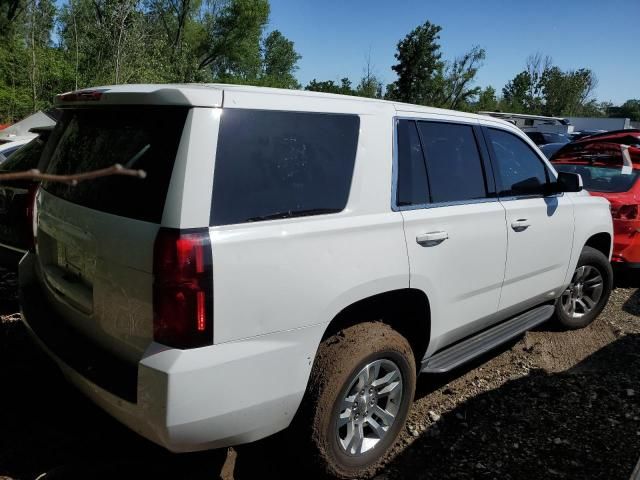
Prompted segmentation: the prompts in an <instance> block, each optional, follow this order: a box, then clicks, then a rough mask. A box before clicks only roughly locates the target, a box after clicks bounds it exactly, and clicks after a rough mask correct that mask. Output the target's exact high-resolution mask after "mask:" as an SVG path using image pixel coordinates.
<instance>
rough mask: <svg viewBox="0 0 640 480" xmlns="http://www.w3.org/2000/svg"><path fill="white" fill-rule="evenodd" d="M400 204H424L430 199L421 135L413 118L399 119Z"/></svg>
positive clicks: (397, 198)
mask: <svg viewBox="0 0 640 480" xmlns="http://www.w3.org/2000/svg"><path fill="white" fill-rule="evenodd" d="M397 128H398V136H397V139H398V190H397V197H396V203H397V205H398V206H406V205H424V204H425V203H427V202H428V201H429V186H428V183H427V169H426V167H425V163H424V157H423V156H422V146H421V145H420V137H419V136H418V130H417V129H416V123H415V122H414V121H412V120H400V121H398V127H397Z"/></svg>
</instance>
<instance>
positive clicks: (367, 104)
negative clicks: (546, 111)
mask: <svg viewBox="0 0 640 480" xmlns="http://www.w3.org/2000/svg"><path fill="white" fill-rule="evenodd" d="M91 92H99V99H92V98H91ZM74 95H75V96H74ZM65 96H66V98H65ZM278 97H279V98H278ZM285 97H286V100H285ZM249 98H250V99H251V101H252V102H256V108H259V106H260V105H270V107H266V106H265V108H273V105H274V104H277V103H280V101H281V102H282V103H286V104H294V105H303V104H304V105H308V104H316V108H312V110H316V109H317V110H318V111H322V106H325V107H326V106H327V103H326V101H327V100H330V101H331V103H332V104H333V106H334V107H335V106H336V105H338V104H341V105H340V107H341V108H339V109H338V110H344V111H348V110H352V109H353V110H356V111H359V112H362V111H371V112H372V113H373V112H375V111H376V110H380V109H381V108H390V107H391V108H393V109H395V110H396V111H397V112H412V113H424V114H438V115H446V116H458V117H460V116H463V117H465V118H475V119H478V120H482V121H485V120H486V117H484V116H481V115H476V114H473V113H467V112H459V111H454V110H446V109H441V108H433V107H425V106H422V105H412V104H409V103H402V102H395V101H390V100H380V99H375V98H366V97H354V96H349V95H338V94H334V93H324V92H312V91H308V90H287V89H280V88H269V87H254V86H249V85H232V84H221V83H198V84H195V83H189V84H126V85H108V86H101V87H95V88H87V89H83V90H78V91H77V92H69V93H67V94H62V95H58V96H57V97H56V100H55V104H56V106H57V107H60V108H64V107H66V106H74V105H80V104H81V105H91V104H95V102H96V101H99V102H100V104H101V105H109V104H113V105H116V104H138V105H145V104H146V105H153V104H155V105H187V106H194V107H222V106H223V104H224V106H225V107H233V106H234V105H239V104H244V103H245V102H247V101H248V100H249ZM309 100H322V103H320V102H318V103H316V102H309ZM283 108H287V107H286V105H283ZM494 120H495V119H494ZM497 122H499V123H504V124H508V125H510V124H509V123H508V122H503V121H501V120H497Z"/></svg>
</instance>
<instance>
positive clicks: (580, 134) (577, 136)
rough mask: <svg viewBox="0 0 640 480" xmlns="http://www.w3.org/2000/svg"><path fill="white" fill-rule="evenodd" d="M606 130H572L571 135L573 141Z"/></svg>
mask: <svg viewBox="0 0 640 480" xmlns="http://www.w3.org/2000/svg"><path fill="white" fill-rule="evenodd" d="M606 132H607V131H606V130H580V131H578V132H571V133H570V134H569V136H570V137H571V141H572V142H573V141H575V140H580V139H581V138H584V137H589V136H591V135H598V134H600V133H606Z"/></svg>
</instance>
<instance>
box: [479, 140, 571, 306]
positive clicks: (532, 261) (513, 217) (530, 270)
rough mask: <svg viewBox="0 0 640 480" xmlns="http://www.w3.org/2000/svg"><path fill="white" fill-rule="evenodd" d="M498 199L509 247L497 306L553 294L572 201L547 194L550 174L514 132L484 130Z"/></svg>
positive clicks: (559, 280)
mask: <svg viewBox="0 0 640 480" xmlns="http://www.w3.org/2000/svg"><path fill="white" fill-rule="evenodd" d="M485 133H486V136H487V140H488V143H489V148H490V149H491V150H492V152H493V160H494V162H493V165H494V169H495V172H496V180H497V183H498V190H499V196H500V201H501V202H502V204H503V205H504V208H505V210H506V219H507V232H508V240H509V241H508V243H509V249H508V253H507V265H506V270H505V278H504V285H503V287H502V295H501V299H500V310H505V309H508V308H514V309H522V308H525V307H526V306H527V304H531V305H533V304H535V303H540V302H541V301H544V300H546V299H549V300H552V299H554V298H556V297H557V296H558V294H559V293H560V292H559V290H560V289H561V288H562V286H563V283H564V281H565V275H566V273H567V265H568V263H569V258H571V248H572V245H573V229H574V220H573V204H572V202H571V201H570V200H569V199H568V198H567V197H566V196H563V195H546V194H547V193H548V192H549V191H550V190H549V185H550V182H552V181H553V180H554V179H555V175H554V174H553V172H552V171H551V170H550V169H549V168H548V166H547V165H546V163H545V162H544V161H543V160H542V158H541V157H540V156H539V155H538V153H537V152H536V151H535V150H534V149H533V148H532V147H531V146H530V145H529V144H528V143H527V142H526V141H525V140H524V139H523V138H521V137H520V136H519V135H516V134H515V133H512V132H509V131H507V130H503V129H499V128H487V129H485Z"/></svg>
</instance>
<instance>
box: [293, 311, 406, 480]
mask: <svg viewBox="0 0 640 480" xmlns="http://www.w3.org/2000/svg"><path fill="white" fill-rule="evenodd" d="M415 382H416V365H415V360H414V357H413V352H412V350H411V347H410V346H409V344H408V342H407V340H406V339H405V338H404V337H403V336H402V335H400V334H399V333H398V332H396V331H395V330H393V329H392V328H391V327H389V326H388V325H385V324H383V323H373V322H367V323H362V324H358V325H354V326H352V327H349V328H346V329H344V330H342V331H340V332H339V333H337V334H336V335H334V336H332V337H330V338H328V339H326V340H325V341H324V342H323V343H322V344H321V346H320V349H319V351H318V354H317V356H316V361H315V364H314V367H313V372H312V378H311V381H310V385H309V390H308V392H307V408H306V410H307V411H308V415H309V416H310V417H311V418H310V420H311V440H312V448H313V450H314V452H313V453H314V454H315V457H316V459H317V461H318V463H319V466H320V468H321V469H322V470H324V471H325V472H326V473H328V474H330V475H333V476H337V477H340V478H353V477H367V476H370V475H372V474H373V473H375V470H376V468H377V467H378V466H379V464H380V462H381V460H382V459H383V457H384V455H385V453H386V452H387V451H388V450H389V448H390V447H391V446H392V445H393V444H394V443H395V441H396V439H397V437H398V434H399V433H400V431H401V429H402V427H403V425H404V422H405V420H406V417H407V413H408V411H409V407H410V406H411V403H412V401H413V395H414V392H415Z"/></svg>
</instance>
